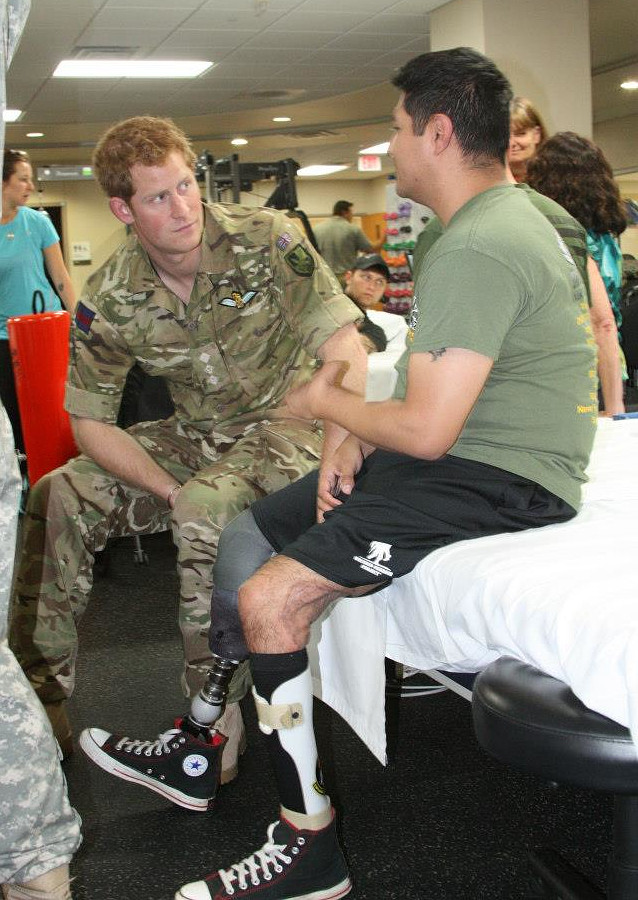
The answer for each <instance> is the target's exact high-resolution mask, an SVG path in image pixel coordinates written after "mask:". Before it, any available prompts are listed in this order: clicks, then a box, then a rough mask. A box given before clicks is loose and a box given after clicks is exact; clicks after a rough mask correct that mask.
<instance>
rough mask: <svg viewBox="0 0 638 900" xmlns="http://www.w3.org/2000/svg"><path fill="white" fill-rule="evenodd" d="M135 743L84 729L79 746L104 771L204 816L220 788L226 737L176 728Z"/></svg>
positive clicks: (123, 737)
mask: <svg viewBox="0 0 638 900" xmlns="http://www.w3.org/2000/svg"><path fill="white" fill-rule="evenodd" d="M182 721H183V720H182V719H177V721H176V722H175V727H174V728H171V729H170V730H169V731H165V732H164V733H163V734H160V735H159V736H158V737H157V738H156V740H154V741H140V740H136V739H134V738H129V737H126V736H125V735H121V734H109V733H108V731H103V730H102V729H101V728H86V729H85V730H84V731H83V732H82V734H81V735H80V747H82V749H83V750H84V752H85V753H86V755H87V756H88V757H89V758H90V759H92V760H93V762H94V763H97V765H98V766H100V767H101V768H102V769H104V771H105V772H110V773H111V775H115V776H116V777H117V778H123V779H124V780H125V781H132V782H133V783H134V784H140V785H142V787H147V788H150V790H152V791H155V792H156V793H157V794H161V795H162V797H166V799H167V800H172V801H173V803H177V805H178V806H183V807H184V808H185V809H192V810H196V811H198V812H205V811H206V810H207V809H208V806H209V804H211V803H212V801H213V799H214V797H215V794H216V792H217V786H218V784H219V775H220V769H221V756H222V750H223V747H224V744H225V743H226V738H225V737H224V735H222V734H219V733H218V732H215V731H213V732H208V733H207V737H205V738H204V737H196V736H195V735H193V734H190V733H189V732H188V731H184V730H183V729H182V727H181V725H182Z"/></svg>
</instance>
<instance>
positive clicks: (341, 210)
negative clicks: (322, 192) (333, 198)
mask: <svg viewBox="0 0 638 900" xmlns="http://www.w3.org/2000/svg"><path fill="white" fill-rule="evenodd" d="M351 209H352V203H351V202H350V201H349V200H337V202H336V203H335V205H334V206H333V207H332V215H333V216H343V215H345V214H346V213H349V212H350V210H351Z"/></svg>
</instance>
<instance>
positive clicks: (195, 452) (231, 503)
mask: <svg viewBox="0 0 638 900" xmlns="http://www.w3.org/2000/svg"><path fill="white" fill-rule="evenodd" d="M127 431H128V433H129V434H131V435H132V436H133V437H135V438H136V440H137V441H138V442H139V443H140V444H141V445H142V446H143V447H144V449H145V450H146V451H147V452H148V453H149V454H150V455H151V456H152V457H153V459H154V460H155V461H156V462H157V463H158V464H159V465H160V466H162V467H163V468H164V469H166V470H167V471H169V472H170V473H171V474H172V475H173V476H174V477H175V479H176V480H177V481H179V482H181V483H182V485H183V487H182V489H181V491H180V492H179V494H178V496H177V502H176V504H175V508H174V510H172V512H171V510H170V509H168V507H167V505H166V503H165V502H164V501H163V500H160V499H158V498H157V497H155V496H153V495H151V494H148V493H147V492H145V491H142V490H140V489H138V488H134V487H131V486H129V485H127V484H125V483H123V482H121V481H118V479H117V478H116V477H115V476H114V475H111V474H110V473H109V472H107V471H105V470H104V469H102V468H101V467H100V466H98V465H97V464H96V463H94V462H93V461H92V460H90V459H88V458H87V457H85V456H79V457H77V458H76V459H73V460H71V461H70V462H68V463H67V464H66V465H64V466H62V467H61V468H59V469H56V470H55V471H53V472H51V473H49V474H48V475H46V476H45V477H44V478H42V479H41V480H40V481H38V482H37V484H36V485H35V486H34V487H33V488H32V490H31V493H30V495H29V499H28V503H27V509H26V513H25V516H24V523H23V542H22V550H21V556H20V562H19V566H18V572H17V578H16V586H15V590H14V597H13V608H12V616H11V636H10V640H11V646H12V649H13V650H14V652H15V654H16V656H17V657H18V660H19V661H20V664H21V665H22V667H23V669H24V671H25V673H26V676H27V678H28V679H29V681H30V682H31V684H32V685H33V687H34V688H35V690H36V693H37V694H38V695H39V697H40V699H41V700H43V701H44V702H51V701H55V700H60V699H64V698H66V697H69V696H70V694H71V693H72V691H73V688H74V680H75V658H76V654H77V646H78V635H77V624H78V621H79V619H80V618H81V616H82V614H83V612H84V610H85V609H86V605H87V602H88V600H89V595H90V593H91V588H92V578H93V574H92V573H93V561H94V555H95V553H96V552H97V551H99V550H102V549H103V548H104V546H105V544H106V542H107V540H108V538H109V537H115V536H122V535H143V534H152V533H155V532H158V531H163V530H165V529H167V528H169V527H171V528H172V533H173V541H174V543H175V545H176V547H177V569H178V575H179V581H180V607H179V625H180V628H181V632H182V641H183V648H184V656H185V666H184V675H183V679H182V686H183V688H184V693H185V695H186V696H192V695H193V694H194V693H196V692H197V691H198V690H199V688H200V687H201V685H202V683H203V681H204V679H205V675H206V672H207V670H208V668H209V663H210V651H209V649H208V629H209V625H210V600H211V591H212V568H213V564H214V562H215V558H216V554H217V544H218V540H219V535H220V532H221V530H222V528H223V527H224V526H225V525H226V524H227V523H228V522H230V521H231V519H233V518H234V517H235V516H236V515H237V514H238V513H240V512H241V511H242V510H243V509H245V508H246V507H247V506H249V505H250V503H251V502H252V501H253V500H255V499H256V498H257V497H262V496H264V495H266V494H269V493H272V492H273V491H275V490H278V489H279V488H281V487H284V486H285V485H287V484H288V483H289V482H291V481H294V480H296V479H297V478H299V477H300V476H301V475H304V474H305V473H306V472H308V471H310V470H311V469H314V468H316V466H317V464H318V459H319V456H320V453H321V440H322V438H321V432H320V431H319V429H318V428H317V427H316V426H314V425H312V424H311V423H305V422H302V421H299V420H292V419H280V420H275V421H267V422H259V423H253V424H251V425H249V426H245V427H244V429H243V430H242V431H240V432H239V433H238V434H233V435H232V436H229V435H228V434H218V433H213V434H212V435H202V434H201V432H198V431H196V430H195V429H193V428H191V427H189V426H187V425H184V423H179V422H177V421H176V420H175V418H171V419H166V420H164V421H160V422H143V423H139V424H136V425H133V426H132V427H131V428H129V429H127ZM236 431H239V429H236ZM248 677H249V676H248V665H247V664H245V665H243V666H240V667H239V669H238V670H237V672H236V674H235V677H234V679H233V683H232V684H231V690H230V693H229V698H228V699H229V701H230V702H232V701H234V700H238V699H241V697H242V696H243V695H244V693H245V691H246V690H247V687H248V684H249V682H248Z"/></svg>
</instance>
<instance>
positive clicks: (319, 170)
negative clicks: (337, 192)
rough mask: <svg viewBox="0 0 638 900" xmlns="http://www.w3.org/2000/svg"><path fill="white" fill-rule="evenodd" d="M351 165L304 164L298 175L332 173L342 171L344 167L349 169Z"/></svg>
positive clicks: (298, 170)
mask: <svg viewBox="0 0 638 900" xmlns="http://www.w3.org/2000/svg"><path fill="white" fill-rule="evenodd" d="M349 168H350V166H304V167H303V168H301V169H297V175H301V176H304V175H309V176H313V175H332V174H333V173H334V172H342V171H343V170H344V169H349Z"/></svg>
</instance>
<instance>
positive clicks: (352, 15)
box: [277, 3, 361, 34]
mask: <svg viewBox="0 0 638 900" xmlns="http://www.w3.org/2000/svg"><path fill="white" fill-rule="evenodd" d="M319 6H321V4H320V3H315V4H313V6H312V8H311V9H309V10H307V11H306V10H294V11H293V12H291V13H289V14H288V15H287V16H283V17H282V18H281V19H279V21H278V22H277V28H278V29H279V30H280V31H305V32H310V33H313V32H319V33H321V32H322V31H331V32H336V33H337V34H343V32H344V31H350V30H351V29H353V28H356V26H357V25H358V24H360V22H361V14H360V13H356V12H334V11H330V12H328V11H325V10H323V9H321V10H318V7H319Z"/></svg>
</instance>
